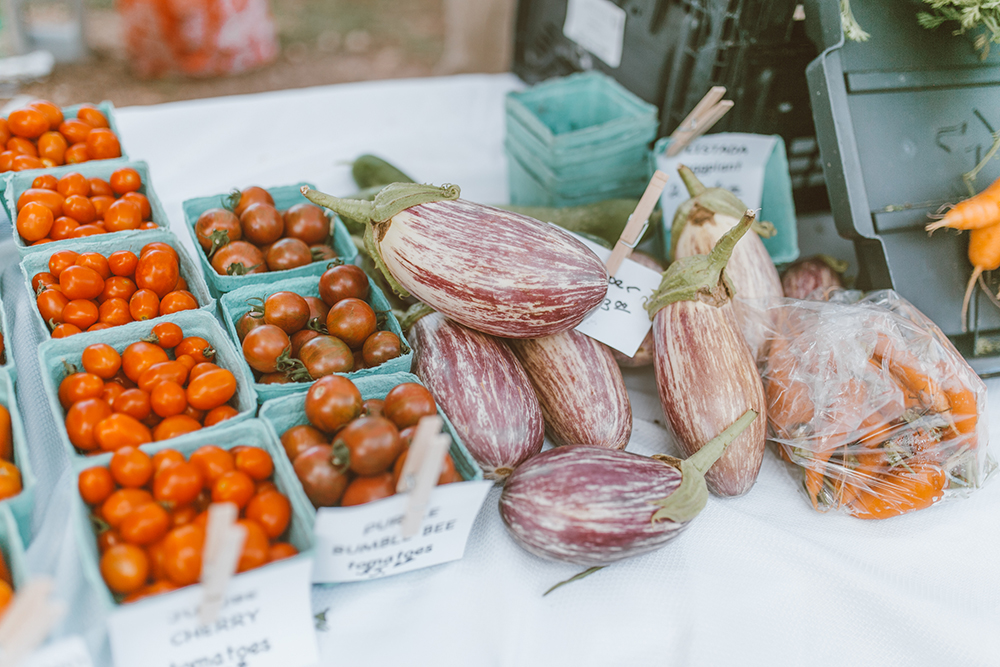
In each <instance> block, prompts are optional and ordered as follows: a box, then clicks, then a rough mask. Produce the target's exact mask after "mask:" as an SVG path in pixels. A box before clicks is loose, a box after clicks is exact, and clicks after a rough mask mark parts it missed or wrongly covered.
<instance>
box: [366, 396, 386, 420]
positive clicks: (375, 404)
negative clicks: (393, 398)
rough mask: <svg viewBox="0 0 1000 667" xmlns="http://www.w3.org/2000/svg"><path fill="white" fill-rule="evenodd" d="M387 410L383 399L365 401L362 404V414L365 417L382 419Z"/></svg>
mask: <svg viewBox="0 0 1000 667" xmlns="http://www.w3.org/2000/svg"><path fill="white" fill-rule="evenodd" d="M384 409H385V401H383V400H382V399H381V398H369V399H365V402H364V403H362V404H361V414H362V415H363V416H365V417H381V416H382V412H383V411H384Z"/></svg>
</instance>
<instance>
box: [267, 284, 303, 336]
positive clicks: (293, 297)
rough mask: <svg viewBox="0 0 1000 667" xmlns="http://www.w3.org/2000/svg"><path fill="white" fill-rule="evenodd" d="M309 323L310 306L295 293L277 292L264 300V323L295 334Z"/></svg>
mask: <svg viewBox="0 0 1000 667" xmlns="http://www.w3.org/2000/svg"><path fill="white" fill-rule="evenodd" d="M308 321H309V304H307V303H306V300H305V299H303V298H302V297H301V296H299V295H298V294H296V293H295V292H275V293H274V294H271V295H270V296H268V297H267V298H266V299H264V322H266V323H267V324H273V325H274V326H276V327H279V328H280V329H281V330H282V331H284V332H285V333H287V334H293V333H295V332H296V331H298V330H299V329H301V328H302V327H304V326H305V325H306V323H307V322H308Z"/></svg>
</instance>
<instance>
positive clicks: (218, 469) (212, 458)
mask: <svg viewBox="0 0 1000 667" xmlns="http://www.w3.org/2000/svg"><path fill="white" fill-rule="evenodd" d="M188 460H189V461H190V462H191V463H193V464H194V465H196V466H198V469H199V470H200V471H201V476H202V478H203V479H204V480H205V483H206V484H209V485H214V484H215V482H216V480H217V479H219V477H221V476H222V475H223V474H224V473H227V472H230V471H232V470H235V469H236V464H235V462H234V461H233V455H232V454H230V453H229V452H227V451H226V450H224V449H222V448H221V447H216V446H215V445H203V446H202V447H199V448H198V449H196V450H195V451H194V452H192V453H191V457H190V458H189V459H188Z"/></svg>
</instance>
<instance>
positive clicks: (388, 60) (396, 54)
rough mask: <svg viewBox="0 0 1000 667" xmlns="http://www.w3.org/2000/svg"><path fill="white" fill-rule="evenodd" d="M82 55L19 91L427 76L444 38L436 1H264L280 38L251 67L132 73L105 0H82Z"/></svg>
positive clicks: (58, 98)
mask: <svg viewBox="0 0 1000 667" xmlns="http://www.w3.org/2000/svg"><path fill="white" fill-rule="evenodd" d="M85 4H86V21H85V30H86V41H87V44H88V46H89V48H90V51H91V56H90V58H89V59H88V60H87V61H85V62H80V63H73V64H57V65H56V68H55V70H54V71H53V73H52V74H51V75H50V76H49V77H48V78H47V79H46V80H44V81H40V82H36V83H32V84H29V85H26V86H24V87H22V89H21V90H20V91H19V92H21V93H26V94H30V95H35V96H38V97H42V98H46V99H50V100H52V101H53V102H55V103H56V104H59V105H68V104H74V103H77V102H84V101H87V102H97V101H100V100H105V99H107V100H111V101H112V102H114V104H115V105H116V106H129V105H137V104H138V105H145V104H159V103H163V102H171V101H176V100H187V99H195V98H203V97H216V96H220V95H236V94H245V93H257V92H264V91H269V90H279V89H287V88H302V87H306V86H316V85H324V84H332V83H342V82H349V81H362V80H370V79H390V78H402V77H420V76H429V75H431V74H432V73H433V72H434V67H435V65H436V64H437V63H438V61H439V59H440V57H441V55H442V52H443V44H444V18H443V10H442V0H272V2H271V10H272V13H273V15H274V19H275V24H276V26H277V30H278V37H279V41H280V45H281V55H280V56H279V58H278V60H277V61H276V62H274V63H272V64H271V65H268V66H266V67H264V68H261V69H259V70H256V71H253V72H249V73H246V74H241V75H237V76H231V77H224V78H215V79H207V80H192V79H168V80H152V81H148V80H140V79H137V78H136V77H134V76H133V75H132V74H131V73H130V72H129V68H128V64H127V62H126V59H125V53H124V49H123V46H122V39H121V34H120V23H119V20H118V16H117V14H116V12H115V10H114V8H113V4H112V1H111V0H86V3H85Z"/></svg>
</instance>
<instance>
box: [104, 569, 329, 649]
mask: <svg viewBox="0 0 1000 667" xmlns="http://www.w3.org/2000/svg"><path fill="white" fill-rule="evenodd" d="M311 570H312V560H310V559H309V558H304V557H296V558H290V559H288V560H285V561H278V562H276V563H271V564H270V565H267V566H265V567H262V568H260V569H257V570H251V571H249V572H244V573H243V574H240V575H238V576H236V577H234V578H233V579H232V581H231V582H230V584H229V587H228V589H227V590H226V598H225V602H224V603H223V606H222V610H221V611H220V612H219V615H218V617H217V618H216V620H215V622H214V623H212V624H210V625H202V624H201V623H200V622H199V621H198V606H199V604H200V603H201V600H202V596H203V592H202V587H201V586H188V587H186V588H182V589H180V590H178V591H175V592H172V593H166V594H163V595H159V596H156V597H152V598H148V599H146V600H143V601H141V602H136V603H133V604H130V605H124V606H122V607H120V608H119V609H117V610H116V611H115V612H114V613H113V614H112V615H111V617H110V619H109V620H108V630H109V634H110V638H111V651H112V653H113V654H114V660H115V664H116V665H121V666H122V667H124V666H125V665H143V667H189V666H192V665H198V666H202V665H204V666H206V667H207V666H211V667H306V666H307V665H314V664H316V663H317V662H318V661H319V653H318V649H317V644H316V630H315V628H314V625H313V615H312V606H311V599H310V593H311V585H310V581H309V579H310V574H311Z"/></svg>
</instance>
